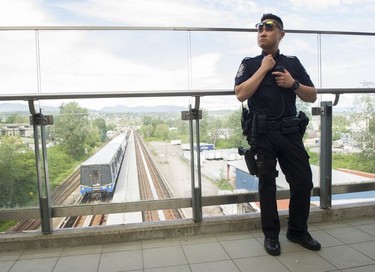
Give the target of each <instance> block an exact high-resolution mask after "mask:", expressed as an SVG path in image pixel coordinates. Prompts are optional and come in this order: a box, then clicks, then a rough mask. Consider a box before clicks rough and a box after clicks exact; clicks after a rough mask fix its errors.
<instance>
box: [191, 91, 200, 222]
mask: <svg viewBox="0 0 375 272" xmlns="http://www.w3.org/2000/svg"><path fill="white" fill-rule="evenodd" d="M199 104H200V97H198V96H196V97H195V111H196V112H198V111H199ZM196 117H197V118H196V119H195V135H196V136H195V139H196V143H197V152H196V153H197V178H198V183H197V184H196V185H197V186H196V187H195V188H194V197H195V199H194V202H193V203H194V216H193V220H194V222H199V221H202V175H201V142H200V137H199V115H198V116H196Z"/></svg>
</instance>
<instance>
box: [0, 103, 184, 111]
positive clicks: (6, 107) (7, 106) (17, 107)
mask: <svg viewBox="0 0 375 272" xmlns="http://www.w3.org/2000/svg"><path fill="white" fill-rule="evenodd" d="M36 108H37V105H36ZM183 110H186V108H184V107H179V106H152V107H146V106H139V107H127V106H124V105H116V106H111V107H104V108H102V109H98V110H93V109H89V111H90V112H104V113H122V112H180V111H183ZM0 112H6V113H12V112H22V113H23V112H25V113H26V112H27V113H28V112H29V107H28V105H25V104H21V103H0ZM57 112H59V108H58V107H51V106H43V113H57Z"/></svg>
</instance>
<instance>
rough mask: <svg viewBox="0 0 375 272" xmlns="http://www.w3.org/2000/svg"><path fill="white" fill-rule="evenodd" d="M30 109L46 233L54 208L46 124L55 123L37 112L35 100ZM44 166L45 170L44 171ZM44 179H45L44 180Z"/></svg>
mask: <svg viewBox="0 0 375 272" xmlns="http://www.w3.org/2000/svg"><path fill="white" fill-rule="evenodd" d="M29 110H30V113H31V116H30V123H31V125H33V131H34V145H35V161H36V171H37V179H38V194H39V208H40V218H41V225H42V232H43V233H44V234H49V233H52V208H51V199H50V189H49V175H48V161H47V145H46V133H45V125H50V124H53V118H52V116H43V115H42V114H41V113H36V112H35V107H34V101H29ZM38 126H40V127H41V142H42V157H41V156H40V150H39V149H40V147H39V130H38ZM42 167H43V172H42V170H41V169H42ZM43 179H44V180H43Z"/></svg>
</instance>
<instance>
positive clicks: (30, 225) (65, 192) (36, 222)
mask: <svg viewBox="0 0 375 272" xmlns="http://www.w3.org/2000/svg"><path fill="white" fill-rule="evenodd" d="M79 178H80V170H79V167H78V168H77V169H75V170H74V172H73V173H72V174H71V175H70V176H69V177H68V178H67V179H66V181H65V182H64V183H62V184H61V185H60V186H58V187H57V189H56V190H55V192H54V193H53V194H52V196H51V203H52V205H54V206H59V205H62V204H63V203H64V201H65V200H66V199H67V198H68V197H69V196H70V195H71V194H72V193H73V192H74V191H75V190H76V189H77V187H78V186H79ZM40 227H41V222H40V219H25V220H21V221H19V222H18V223H17V224H16V225H15V226H13V227H12V228H10V229H9V230H8V231H7V232H22V231H32V230H38V229H40Z"/></svg>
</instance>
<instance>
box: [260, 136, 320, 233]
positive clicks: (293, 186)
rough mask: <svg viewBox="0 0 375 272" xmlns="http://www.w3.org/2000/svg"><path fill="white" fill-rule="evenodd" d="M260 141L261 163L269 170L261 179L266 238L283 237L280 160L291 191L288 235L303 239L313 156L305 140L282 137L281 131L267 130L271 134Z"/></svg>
mask: <svg viewBox="0 0 375 272" xmlns="http://www.w3.org/2000/svg"><path fill="white" fill-rule="evenodd" d="M257 141H258V143H257V156H258V162H263V163H264V165H263V166H265V167H266V168H265V170H266V171H265V172H263V174H260V175H258V177H259V199H260V209H261V222H262V231H263V233H264V235H265V236H268V237H274V238H277V237H278V235H279V233H280V220H279V214H278V210H277V202H276V176H277V174H275V173H277V172H276V160H277V161H278V162H279V165H280V168H281V170H282V172H283V173H284V175H285V177H286V181H287V182H288V184H289V189H290V202H289V218H288V230H287V234H288V235H291V236H296V237H297V236H302V235H304V234H305V233H306V232H307V220H308V217H309V213H310V196H311V190H312V188H313V182H312V172H311V167H310V163H309V155H308V154H307V152H306V150H305V147H304V145H303V142H302V136H301V135H300V133H298V132H294V133H289V134H282V133H281V130H280V129H267V133H265V134H260V135H258V137H257ZM258 173H259V170H258Z"/></svg>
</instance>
